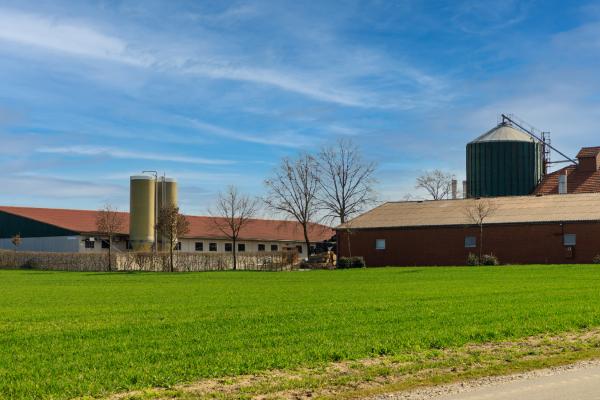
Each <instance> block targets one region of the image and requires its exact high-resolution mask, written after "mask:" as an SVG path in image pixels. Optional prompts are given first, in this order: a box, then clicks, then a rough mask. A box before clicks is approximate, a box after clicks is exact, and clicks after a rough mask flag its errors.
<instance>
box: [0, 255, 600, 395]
mask: <svg viewBox="0 0 600 400" xmlns="http://www.w3.org/2000/svg"><path fill="white" fill-rule="evenodd" d="M592 326H600V267H597V266H520V267H488V268H483V267H479V268H476V267H471V268H384V269H366V270H345V271H314V272H292V273H257V272H254V273H252V272H237V273H236V272H215V273H191V274H184V273H178V274H161V273H158V274H153V273H131V274H125V273H114V274H104V273H68V272H40V271H0V397H2V396H3V397H5V398H11V399H12V398H29V399H39V398H61V399H62V398H72V397H76V396H82V395H93V396H100V395H106V394H108V393H113V392H119V391H125V390H129V389H134V388H145V387H152V386H168V385H172V384H175V383H178V382H186V381H193V380H196V379H199V378H203V377H216V376H225V375H237V374H243V373H252V372H256V371H260V370H265V369H271V368H278V369H281V368H283V369H285V368H293V367H297V366H301V365H306V366H311V365H316V364H319V363H326V362H331V361H338V360H344V359H357V358H364V357H370V356H376V355H382V354H399V353H402V352H405V351H414V350H421V349H431V348H445V347H454V346H460V345H463V344H465V343H468V342H486V341H497V340H503V339H511V338H518V337H524V336H528V335H533V334H538V333H544V332H548V333H556V332H562V331H568V330H575V329H581V328H586V327H592Z"/></svg>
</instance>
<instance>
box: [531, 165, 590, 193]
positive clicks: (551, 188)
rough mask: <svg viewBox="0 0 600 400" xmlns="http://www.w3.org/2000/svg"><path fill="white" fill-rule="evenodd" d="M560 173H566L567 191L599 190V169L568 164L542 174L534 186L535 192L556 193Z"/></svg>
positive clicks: (585, 191)
mask: <svg viewBox="0 0 600 400" xmlns="http://www.w3.org/2000/svg"><path fill="white" fill-rule="evenodd" d="M560 175H567V193H573V194H577V193H599V192H600V170H597V171H586V170H581V169H580V168H577V167H576V166H575V165H569V166H568V167H564V168H561V169H559V170H557V171H554V172H552V173H550V174H548V175H546V176H544V178H543V179H542V182H540V184H539V185H538V186H537V187H536V188H535V194H541V195H548V194H558V177H559V176H560Z"/></svg>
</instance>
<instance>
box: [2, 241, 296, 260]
mask: <svg viewBox="0 0 600 400" xmlns="http://www.w3.org/2000/svg"><path fill="white" fill-rule="evenodd" d="M87 238H88V237H87V236H52V237H39V238H21V244H20V245H19V248H18V250H20V251H48V252H63V253H64V252H66V253H100V252H107V251H108V249H103V248H102V242H101V239H100V238H98V237H95V238H94V239H95V240H94V248H93V249H89V248H86V247H85V239H87ZM196 242H202V243H204V252H205V253H211V252H210V251H209V244H210V243H216V244H217V252H218V253H223V252H225V243H231V240H223V239H182V240H181V251H184V252H190V253H193V252H195V251H196ZM239 243H244V244H245V245H246V252H257V251H258V245H259V244H264V245H265V251H266V252H270V251H271V245H277V248H278V250H282V249H283V248H284V247H296V246H302V253H301V254H300V257H301V258H304V257H307V252H306V244H305V243H303V242H288V241H285V242H283V241H281V242H277V241H256V240H243V241H240V242H238V244H239ZM0 249H9V250H13V249H14V246H13V244H12V243H11V241H10V239H0ZM113 249H115V250H117V251H126V249H125V240H123V239H121V240H120V241H118V242H113Z"/></svg>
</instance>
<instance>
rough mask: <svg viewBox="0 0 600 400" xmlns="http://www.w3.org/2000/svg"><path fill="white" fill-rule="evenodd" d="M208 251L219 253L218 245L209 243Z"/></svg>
mask: <svg viewBox="0 0 600 400" xmlns="http://www.w3.org/2000/svg"><path fill="white" fill-rule="evenodd" d="M208 251H217V244H216V243H209V244H208Z"/></svg>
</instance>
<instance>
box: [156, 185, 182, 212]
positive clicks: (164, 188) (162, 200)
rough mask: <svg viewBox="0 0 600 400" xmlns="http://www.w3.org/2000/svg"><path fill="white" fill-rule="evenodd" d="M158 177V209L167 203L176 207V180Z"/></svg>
mask: <svg viewBox="0 0 600 400" xmlns="http://www.w3.org/2000/svg"><path fill="white" fill-rule="evenodd" d="M158 179H159V182H158V210H159V211H160V210H161V209H162V208H163V207H165V206H168V205H173V206H175V207H177V181H176V180H175V179H172V178H164V177H161V178H158Z"/></svg>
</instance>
